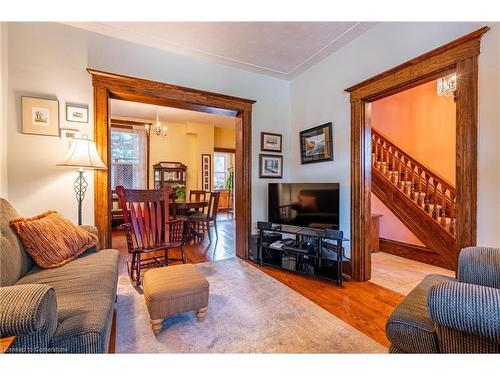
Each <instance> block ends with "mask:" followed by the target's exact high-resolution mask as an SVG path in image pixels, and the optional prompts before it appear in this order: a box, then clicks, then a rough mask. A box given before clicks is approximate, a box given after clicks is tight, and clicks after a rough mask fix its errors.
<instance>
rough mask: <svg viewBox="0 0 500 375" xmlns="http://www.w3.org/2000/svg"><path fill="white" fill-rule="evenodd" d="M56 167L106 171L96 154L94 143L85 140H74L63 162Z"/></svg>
mask: <svg viewBox="0 0 500 375" xmlns="http://www.w3.org/2000/svg"><path fill="white" fill-rule="evenodd" d="M57 165H58V166H65V167H76V168H83V169H108V168H107V167H106V165H104V163H103V162H102V160H101V158H100V157H99V154H98V153H97V149H96V147H95V142H94V141H91V140H90V139H86V138H75V139H74V140H73V142H71V147H70V149H69V151H68V152H67V154H66V156H65V157H64V161H62V162H60V163H58V164H57Z"/></svg>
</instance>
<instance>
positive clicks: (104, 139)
mask: <svg viewBox="0 0 500 375" xmlns="http://www.w3.org/2000/svg"><path fill="white" fill-rule="evenodd" d="M87 71H88V72H89V73H90V74H91V75H92V85H93V86H94V136H95V140H96V146H97V150H98V152H99V154H100V155H101V158H102V160H103V162H104V163H105V164H106V165H109V161H110V148H109V137H110V134H109V133H110V127H109V126H108V124H109V121H110V117H111V114H110V111H109V99H111V98H118V99H123V100H129V101H134V102H142V103H150V104H157V105H166V106H170V107H175V108H181V109H190V110H194V111H200V112H207V113H216V114H221V115H226V116H234V117H236V128H235V133H236V154H235V159H236V162H235V181H236V184H235V186H237V188H236V189H235V202H236V207H235V218H236V233H235V236H236V255H237V256H238V257H240V258H243V259H247V258H248V235H249V233H250V232H251V222H252V220H251V219H252V217H251V212H252V209H251V205H252V195H251V184H252V174H251V171H252V169H251V160H252V151H251V150H252V138H251V137H252V124H251V123H252V104H253V103H255V101H254V100H249V99H243V98H237V97H233V96H228V95H223V94H218V93H213V92H208V91H202V90H196V89H191V88H186V87H181V86H175V85H170V84H167V83H162V82H155V81H150V80H145V79H141V78H135V77H128V76H123V75H118V74H113V73H106V72H102V71H98V70H94V69H87ZM94 185H95V188H94V191H95V193H94V197H95V198H94V207H95V208H94V217H95V223H96V226H97V227H98V230H99V232H100V238H101V247H110V246H111V217H110V207H111V197H110V178H109V173H108V171H96V172H95V179H94Z"/></svg>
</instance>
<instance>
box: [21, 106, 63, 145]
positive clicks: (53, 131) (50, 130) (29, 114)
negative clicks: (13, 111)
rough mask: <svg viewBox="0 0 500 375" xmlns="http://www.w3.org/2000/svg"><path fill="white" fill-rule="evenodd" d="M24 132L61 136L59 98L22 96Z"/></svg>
mask: <svg viewBox="0 0 500 375" xmlns="http://www.w3.org/2000/svg"><path fill="white" fill-rule="evenodd" d="M21 111H22V119H23V133H24V134H38V135H51V136H55V137H58V136H59V102H58V101H57V100H50V99H40V98H32V97H29V96H22V97H21Z"/></svg>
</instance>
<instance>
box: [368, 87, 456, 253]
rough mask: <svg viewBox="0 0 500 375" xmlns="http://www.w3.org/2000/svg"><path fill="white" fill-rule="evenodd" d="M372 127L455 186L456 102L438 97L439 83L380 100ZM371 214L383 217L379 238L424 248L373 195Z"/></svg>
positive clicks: (449, 98) (373, 117) (374, 103)
mask: <svg viewBox="0 0 500 375" xmlns="http://www.w3.org/2000/svg"><path fill="white" fill-rule="evenodd" d="M371 115H372V117H371V125H372V127H373V128H375V129H377V130H378V131H380V132H381V133H382V134H383V135H385V136H386V137H387V138H389V140H391V141H393V142H394V143H395V144H396V145H397V146H399V147H401V149H403V150H404V151H406V152H408V153H409V154H410V155H411V156H413V157H415V158H416V159H417V160H419V161H420V162H421V163H423V164H424V165H426V166H427V167H429V168H430V169H431V170H432V171H434V172H436V173H437V174H439V175H440V176H442V177H444V178H445V179H446V180H448V181H449V182H450V183H452V184H455V144H456V142H455V103H454V101H453V98H451V97H444V96H438V95H437V93H436V81H435V80H434V81H431V82H429V83H426V84H424V85H421V86H417V87H415V88H413V89H410V90H407V91H403V92H401V93H398V94H395V95H392V96H390V97H387V98H384V99H381V100H378V101H376V102H373V103H372V106H371ZM372 213H377V214H381V215H383V216H382V217H381V218H380V237H383V238H388V239H392V240H396V241H401V242H406V243H411V244H415V245H422V243H421V242H420V240H419V239H418V238H417V237H415V235H414V234H413V233H412V232H411V231H410V230H409V229H408V228H407V227H406V226H405V225H404V224H403V223H402V222H401V221H400V220H399V219H398V218H397V217H396V216H395V215H394V214H393V213H392V212H391V211H390V210H389V209H388V208H387V207H386V206H385V205H384V204H383V202H382V201H380V200H379V199H378V198H377V197H375V196H374V195H373V194H372Z"/></svg>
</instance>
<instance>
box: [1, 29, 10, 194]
mask: <svg viewBox="0 0 500 375" xmlns="http://www.w3.org/2000/svg"><path fill="white" fill-rule="evenodd" d="M0 197H8V186H7V25H6V24H5V22H0Z"/></svg>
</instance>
